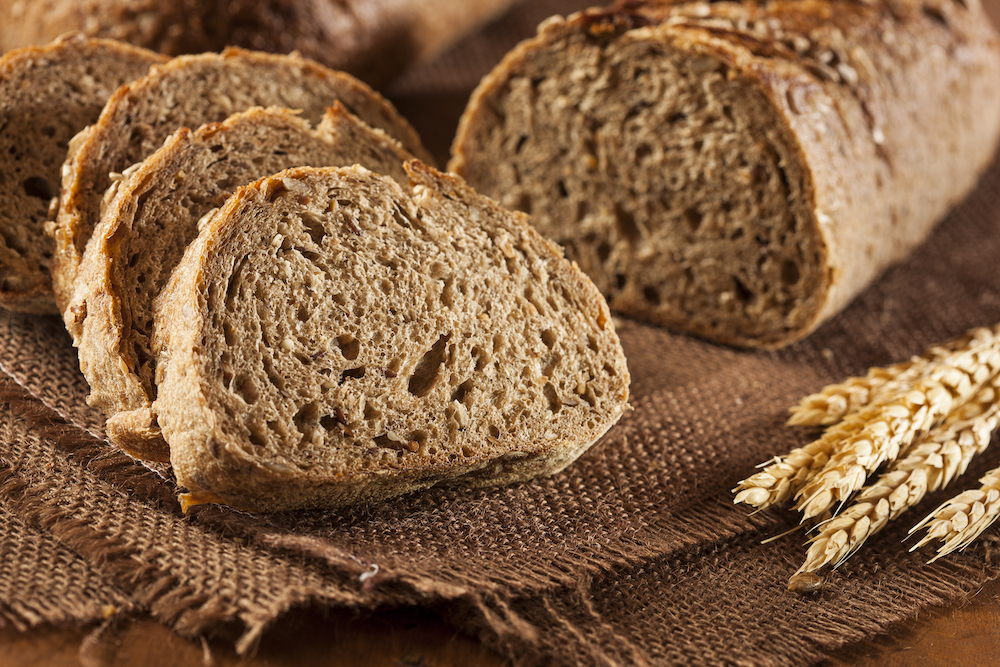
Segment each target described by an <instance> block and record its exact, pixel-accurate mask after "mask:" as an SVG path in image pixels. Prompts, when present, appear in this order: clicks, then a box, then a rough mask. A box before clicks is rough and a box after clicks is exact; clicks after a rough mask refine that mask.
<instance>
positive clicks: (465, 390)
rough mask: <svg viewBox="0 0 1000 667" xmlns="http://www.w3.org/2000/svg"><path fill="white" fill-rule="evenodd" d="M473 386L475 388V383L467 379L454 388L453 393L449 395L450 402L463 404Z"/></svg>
mask: <svg viewBox="0 0 1000 667" xmlns="http://www.w3.org/2000/svg"><path fill="white" fill-rule="evenodd" d="M475 386H476V381H475V380H473V379H472V378H469V379H468V380H466V381H465V382H463V383H462V384H460V385H458V386H457V387H455V391H453V392H452V393H451V400H453V401H458V402H459V403H465V399H466V397H467V396H468V395H469V392H470V391H472V389H473V387H475Z"/></svg>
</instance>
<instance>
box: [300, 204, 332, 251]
mask: <svg viewBox="0 0 1000 667" xmlns="http://www.w3.org/2000/svg"><path fill="white" fill-rule="evenodd" d="M302 224H303V225H304V226H305V228H306V233H308V234H309V238H311V239H312V242H313V243H315V244H316V245H318V246H320V247H323V240H324V239H326V228H325V227H324V226H323V221H322V220H320V219H319V218H317V217H316V216H315V214H313V213H312V212H311V211H305V212H303V213H302Z"/></svg>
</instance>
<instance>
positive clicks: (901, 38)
mask: <svg viewBox="0 0 1000 667" xmlns="http://www.w3.org/2000/svg"><path fill="white" fill-rule="evenodd" d="M998 132H1000V41H998V39H997V35H996V32H995V31H994V29H993V28H992V26H991V25H990V20H989V18H988V17H987V16H986V15H985V14H984V12H983V10H982V7H981V6H980V4H979V2H976V1H971V2H967V1H965V0H887V1H885V2H872V3H868V2H854V1H853V0H815V1H810V2H782V1H773V2H761V3H749V2H748V3H735V2H710V3H704V2H690V3H685V2H677V1H676V0H674V1H670V0H660V1H659V2H656V1H647V2H641V1H640V2H636V1H634V0H627V1H625V0H623V1H622V2H618V3H616V4H615V5H613V6H612V7H610V8H609V9H607V10H596V9H595V10H588V11H586V12H583V13H579V14H575V15H573V16H571V17H569V18H568V19H562V18H559V17H557V18H555V19H552V20H549V21H548V22H546V23H545V24H543V25H542V26H541V28H540V29H539V33H538V35H537V36H536V37H535V38H533V39H530V40H527V41H526V42H524V43H522V44H521V45H520V46H518V47H517V48H516V49H514V50H513V51H512V52H511V53H510V54H509V55H508V56H507V57H506V58H505V59H504V60H503V62H502V63H501V64H500V65H498V66H497V68H496V69H495V70H494V71H493V72H492V73H491V74H490V75H488V76H487V77H486V78H485V79H484V80H483V82H482V84H481V85H480V87H479V89H478V90H477V91H476V92H475V94H474V95H473V97H472V99H471V100H470V103H469V106H468V109H467V110H466V112H465V115H464V117H463V118H462V121H461V125H460V128H459V132H458V136H457V138H456V140H455V143H454V148H453V152H454V157H453V160H452V162H451V164H450V168H451V169H452V170H454V171H455V172H457V173H458V174H460V175H461V176H463V177H465V178H466V179H467V180H468V182H469V183H470V184H471V185H472V186H473V187H475V188H477V189H478V190H480V191H481V192H483V193H485V194H488V195H491V196H495V197H497V198H499V199H500V200H501V202H502V203H504V204H506V205H507V206H510V207H515V208H519V209H521V210H524V211H528V212H530V213H531V214H532V216H533V223H534V224H535V225H536V226H537V227H538V229H540V230H541V231H542V232H543V233H544V234H546V235H548V236H550V237H551V238H553V239H555V240H557V241H559V242H560V243H563V244H565V246H566V248H567V252H568V254H569V256H570V257H572V258H574V259H575V260H576V261H577V262H578V263H579V264H580V266H581V267H582V268H583V269H584V270H585V271H586V272H587V273H588V274H589V275H590V276H591V277H592V278H593V279H594V282H595V283H596V284H597V285H598V287H600V289H601V290H602V291H603V292H604V293H605V295H607V296H608V299H609V301H610V303H611V307H612V309H616V310H619V311H621V312H623V313H626V314H629V315H632V316H635V317H639V318H643V319H646V320H649V321H651V322H654V323H658V324H662V325H665V326H668V327H671V328H673V329H676V330H679V331H682V332H687V333H691V334H695V335H698V336H703V337H706V338H709V339H712V340H716V341H720V342H724V343H730V344H735V345H744V346H763V347H776V346H779V345H783V344H786V343H788V342H791V341H794V340H797V339H799V338H801V337H803V336H805V335H806V334H808V333H809V332H810V331H812V330H813V329H814V328H815V327H816V326H818V325H819V324H820V323H821V322H822V321H823V320H825V319H826V318H828V317H830V316H831V315H832V314H834V313H836V312H837V311H839V310H840V309H841V308H842V307H843V306H844V305H846V304H847V303H848V302H849V301H850V300H851V299H852V298H853V297H854V295H856V294H857V293H858V292H859V291H861V290H862V289H863V288H864V287H865V286H866V285H868V284H869V283H870V282H871V281H872V280H873V279H874V278H875V277H876V276H877V275H879V274H880V273H881V272H882V271H883V270H884V269H885V268H886V267H887V266H888V265H889V264H890V263H891V262H894V261H897V260H899V259H901V258H902V257H904V256H905V255H906V254H907V253H908V252H909V251H910V250H911V249H912V248H914V247H915V246H916V245H917V244H918V243H920V242H921V241H922V240H923V239H924V238H925V237H926V236H927V234H928V233H929V231H930V229H931V228H932V226H933V224H934V223H935V222H936V221H937V220H938V219H940V218H941V217H942V216H943V215H944V213H945V211H946V210H947V209H948V208H949V207H950V206H951V205H952V204H954V203H955V202H956V201H957V200H959V199H960V198H961V197H963V196H964V195H965V194H966V193H967V192H968V191H969V190H970V189H971V188H972V187H973V186H974V184H975V183H976V181H977V178H978V176H979V174H980V173H981V172H982V170H983V169H984V168H985V166H986V165H987V164H988V163H989V161H990V160H991V158H992V156H993V154H994V150H995V147H996V145H997V137H998Z"/></svg>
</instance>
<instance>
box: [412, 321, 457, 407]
mask: <svg viewBox="0 0 1000 667" xmlns="http://www.w3.org/2000/svg"><path fill="white" fill-rule="evenodd" d="M448 339H449V336H448V335H447V334H445V335H442V336H440V337H439V338H438V339H437V342H435V343H434V345H433V346H431V349H429V350H428V351H427V352H426V353H424V356H423V357H421V359H420V361H419V362H418V363H417V365H416V367H415V368H414V369H413V375H411V376H410V382H409V384H408V385H407V389H408V390H409V392H410V393H411V394H413V395H414V396H416V397H417V398H423V397H425V396H427V394H428V393H430V391H431V389H432V388H433V387H434V384H435V383H436V382H437V379H438V373H439V371H440V368H441V364H442V363H443V362H444V360H445V352H446V350H447V346H448Z"/></svg>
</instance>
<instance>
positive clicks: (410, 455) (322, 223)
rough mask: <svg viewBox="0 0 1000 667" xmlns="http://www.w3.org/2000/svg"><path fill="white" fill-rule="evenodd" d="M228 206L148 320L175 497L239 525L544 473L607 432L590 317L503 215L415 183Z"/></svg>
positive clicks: (617, 381) (610, 368) (299, 188)
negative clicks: (236, 510)
mask: <svg viewBox="0 0 1000 667" xmlns="http://www.w3.org/2000/svg"><path fill="white" fill-rule="evenodd" d="M408 169H409V171H410V175H411V178H412V180H413V185H412V186H409V187H401V186H400V185H399V184H398V183H396V182H395V181H393V180H391V179H389V178H386V177H383V176H379V175H377V174H374V173H372V172H369V171H367V170H365V169H363V168H360V167H355V168H347V169H344V168H340V169H337V168H327V169H292V170H288V171H286V172H283V173H280V174H278V175H276V176H272V177H268V178H265V179H262V180H260V181H258V182H257V183H255V184H253V185H251V186H248V187H245V188H240V189H239V190H237V191H236V193H235V194H234V195H233V196H232V197H231V198H230V199H229V201H228V202H227V203H226V205H225V206H224V207H223V208H222V209H221V210H220V211H219V212H218V213H217V214H215V215H214V216H213V217H212V218H211V219H210V220H208V221H207V222H206V224H205V227H204V229H203V230H202V232H201V234H200V235H199V236H198V239H197V240H195V241H194V243H192V244H191V245H190V246H189V247H188V250H187V252H186V253H185V255H184V258H183V260H182V261H181V263H180V264H179V265H178V267H177V269H176V270H175V271H174V273H173V276H172V277H171V280H170V283H169V284H168V286H167V287H166V288H165V289H164V290H163V292H161V294H160V297H159V298H158V300H157V303H156V309H155V324H154V350H155V351H156V352H157V353H158V354H159V355H160V356H159V363H158V366H157V376H158V378H157V379H158V388H159V389H158V395H157V399H156V402H155V403H154V412H155V413H156V414H157V417H158V419H159V422H160V425H161V427H162V429H163V434H164V436H165V437H166V440H167V442H168V443H169V444H170V460H171V464H172V467H173V470H174V472H175V473H176V475H177V479H178V481H179V483H180V484H181V485H182V486H184V487H186V488H187V489H188V490H189V492H190V494H191V495H189V496H186V498H187V499H188V500H192V501H194V502H199V501H204V500H207V499H210V500H214V501H218V502H224V503H228V504H230V505H234V506H237V507H243V508H246V509H251V510H256V511H275V510H284V509H291V508H298V507H315V506H336V505H343V504H347V503H351V502H359V501H365V500H377V499H380V498H386V497H390V496H394V495H398V494H402V493H407V492H409V491H413V490H417V489H421V488H427V487H429V486H432V485H434V484H438V483H441V482H446V481H448V482H452V481H454V482H461V483H466V484H469V485H472V486H477V485H479V486H482V485H493V484H503V483H510V482H516V481H521V480H526V479H530V478H532V477H536V476H539V475H550V474H554V473H555V472H558V471H559V470H562V469H563V468H564V467H565V466H567V465H568V464H569V463H571V462H572V461H573V460H574V459H576V458H577V457H578V456H579V455H580V454H581V453H582V452H583V451H585V450H586V449H587V447H589V446H590V445H591V444H592V443H593V442H595V441H596V440H597V439H598V438H599V437H600V436H601V435H602V434H603V433H604V432H605V431H606V430H607V429H608V428H610V427H611V425H612V424H614V423H615V421H617V419H618V418H619V417H620V416H621V414H622V412H623V411H624V409H625V407H626V400H627V397H628V384H629V373H628V369H627V368H626V365H625V357H624V354H623V352H622V348H621V344H620V342H619V340H618V336H617V334H616V333H615V330H614V325H613V324H612V321H611V316H610V313H609V311H608V308H607V304H606V303H605V301H604V299H603V298H602V297H601V295H600V293H599V292H598V291H597V289H596V288H595V287H594V286H593V284H592V283H591V282H590V280H589V279H588V278H587V277H586V276H585V275H584V274H583V273H582V272H581V271H579V270H578V269H577V268H576V267H575V266H573V265H572V264H571V263H570V262H569V261H568V260H566V259H565V258H564V257H563V255H562V251H561V249H560V248H559V247H558V246H556V245H555V244H553V243H552V242H550V241H547V240H545V239H543V238H542V237H541V236H540V235H539V234H538V233H537V232H535V231H534V230H533V229H532V228H531V227H530V226H529V225H528V224H527V223H526V221H525V217H524V216H523V215H521V214H517V213H512V212H509V211H506V210H504V209H502V208H501V207H499V206H498V205H497V204H496V203H495V202H494V201H493V200H490V199H488V198H486V197H483V196H481V195H478V194H476V193H475V192H474V191H472V190H471V188H469V187H468V186H466V185H465V183H464V182H462V181H461V180H460V179H458V178H455V177H453V176H449V175H446V174H442V173H440V172H438V171H436V170H434V169H432V168H430V167H426V166H424V165H423V164H421V163H419V162H416V161H415V162H411V163H409V165H408Z"/></svg>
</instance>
